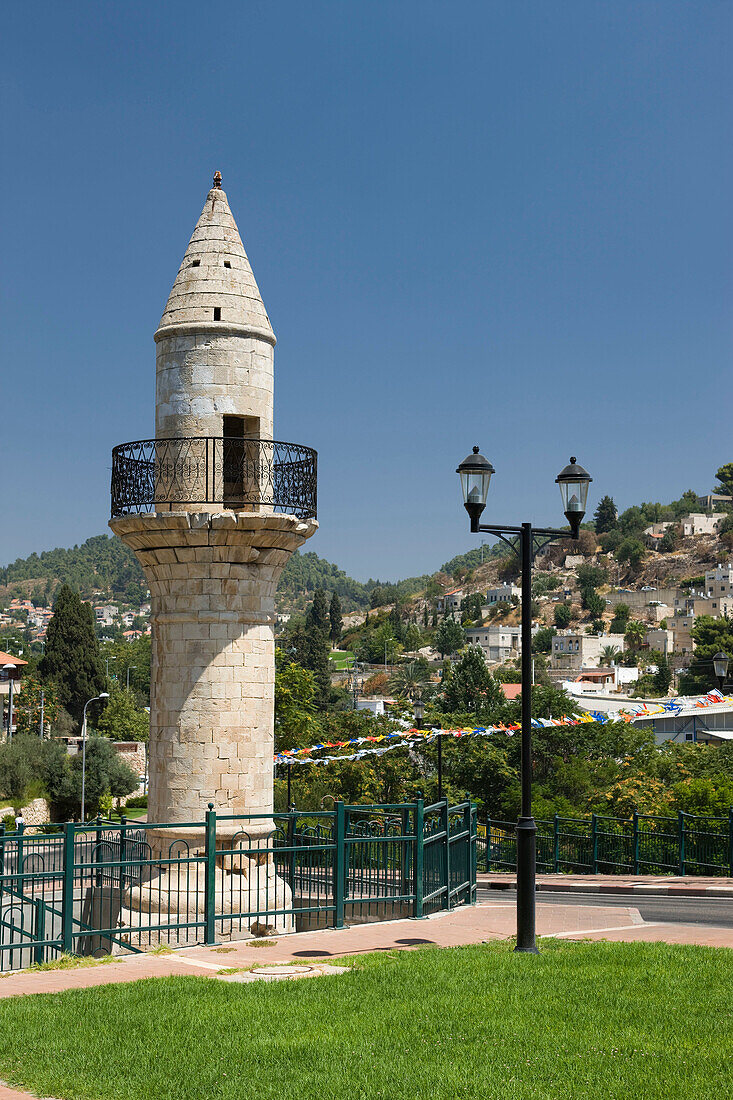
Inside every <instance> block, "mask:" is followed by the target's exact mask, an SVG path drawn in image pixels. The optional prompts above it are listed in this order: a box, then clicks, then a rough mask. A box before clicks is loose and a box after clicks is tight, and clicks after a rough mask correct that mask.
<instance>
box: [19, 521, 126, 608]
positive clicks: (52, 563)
mask: <svg viewBox="0 0 733 1100" xmlns="http://www.w3.org/2000/svg"><path fill="white" fill-rule="evenodd" d="M36 579H38V580H46V581H47V582H50V584H51V585H56V584H60V585H68V586H69V587H70V588H72V589H74V590H75V591H76V592H79V593H81V595H82V596H84V597H86V598H87V599H90V598H91V597H92V596H93V594H94V592H95V591H98V590H103V591H108V592H110V593H111V594H112V596H114V597H115V598H117V599H122V598H123V597H124V596H125V595H126V594H127V593H128V591H131V592H132V591H134V593H135V597H136V599H137V600H138V602H141V601H142V599H143V598H144V596H145V592H146V590H147V585H146V583H145V578H144V576H143V572H142V569H141V568H140V566H139V565H138V562H137V558H136V557H135V555H134V554H133V552H132V550H130V549H128V547H127V546H125V544H124V543H123V542H121V541H120V539H118V538H115V537H114V536H112V537H109V536H107V535H95V536H94V537H93V538H90V539H87V541H86V542H84V543H82V545H81V546H74V547H73V548H72V549H70V550H61V549H56V550H46V551H44V552H43V553H42V554H31V555H30V556H29V557H27V558H18V559H17V561H14V562H13V563H12V564H11V565H7V566H6V567H5V568H4V569H0V584H2V585H10V584H13V583H15V582H17V581H26V580H36ZM49 592H50V588H48V587H46V588H44V599H46V598H48V595H49Z"/></svg>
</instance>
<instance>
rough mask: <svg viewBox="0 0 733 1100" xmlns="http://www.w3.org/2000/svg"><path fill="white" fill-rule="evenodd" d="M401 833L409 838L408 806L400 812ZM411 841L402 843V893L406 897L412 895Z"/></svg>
mask: <svg viewBox="0 0 733 1100" xmlns="http://www.w3.org/2000/svg"><path fill="white" fill-rule="evenodd" d="M400 831H401V832H402V836H403V837H406V836H409V832H410V811H409V809H408V807H407V806H405V808H404V809H403V810H401V811H400ZM409 843H410V842H409V840H401V841H400V878H401V882H400V893H401V894H402V895H403V897H404V896H406V895H407V894H409V893H410V849H409Z"/></svg>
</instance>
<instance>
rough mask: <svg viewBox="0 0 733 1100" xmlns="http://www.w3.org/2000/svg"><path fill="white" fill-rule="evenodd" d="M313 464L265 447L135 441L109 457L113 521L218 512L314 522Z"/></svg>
mask: <svg viewBox="0 0 733 1100" xmlns="http://www.w3.org/2000/svg"><path fill="white" fill-rule="evenodd" d="M317 463H318V456H317V454H316V452H315V451H314V450H311V448H310V447H302V446H300V444H298V443H280V442H277V441H274V440H271V439H243V438H240V437H236V438H230V437H224V438H222V437H220V436H219V437H217V436H200V437H197V438H175V439H138V440H137V441H136V442H135V443H121V444H120V445H119V447H115V448H114V450H113V451H112V518H113V519H114V517H115V516H124V515H129V514H131V513H141V512H163V511H166V512H167V511H175V510H176V508H185V509H188V508H190V507H191V506H193V505H205V506H209V507H210V506H212V505H218V506H219V507H220V508H224V509H228V508H231V509H235V510H240V511H255V512H257V511H260V510H263V511H268V510H272V511H276V512H287V513H288V514H290V515H295V516H298V517H299V518H300V519H310V518H313V519H315V516H316V504H317V494H316V489H317Z"/></svg>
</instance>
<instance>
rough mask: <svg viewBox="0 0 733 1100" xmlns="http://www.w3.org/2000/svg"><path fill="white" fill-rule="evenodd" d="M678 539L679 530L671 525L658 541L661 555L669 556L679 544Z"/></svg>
mask: <svg viewBox="0 0 733 1100" xmlns="http://www.w3.org/2000/svg"><path fill="white" fill-rule="evenodd" d="M679 539H680V535H679V530H678V528H677V527H676V526H675V525H674V524H673V525H672V526H671V527H668V528H667V530H666V531H665V532H664V534H663V535H662V537H661V539H660V541H659V550H660V552H661V553H662V554H669V553H670V552H671V551H672V550H674V549H675V547H676V546H677V543H678V542H679Z"/></svg>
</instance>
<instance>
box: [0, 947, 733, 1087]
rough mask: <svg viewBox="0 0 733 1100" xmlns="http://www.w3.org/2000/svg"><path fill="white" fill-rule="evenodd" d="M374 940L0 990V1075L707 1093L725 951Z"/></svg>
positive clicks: (45, 1083) (98, 1083)
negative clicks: (301, 976) (104, 979)
mask: <svg viewBox="0 0 733 1100" xmlns="http://www.w3.org/2000/svg"><path fill="white" fill-rule="evenodd" d="M542 948H543V949H542V954H541V955H540V956H539V957H533V956H527V955H514V954H512V952H511V947H510V945H507V944H504V943H498V944H490V945H487V946H477V947H463V948H451V949H444V950H439V949H434V948H430V949H423V950H418V951H412V952H400V953H396V952H395V953H388V954H375V955H371V956H365V957H362V958H360V959H358V960H356V962H355V965H356V967H357V969H356V970H354V971H353V972H351V973H349V974H345V975H343V976H341V977H327V978H315V979H310V980H305V981H296V982H278V983H262V984H253V985H247V986H237V985H232V984H227V983H225V982H219V981H212V980H211V979H210V978H205V977H201V978H199V977H180V978H179V977H175V978H165V979H151V980H148V981H144V982H135V983H133V984H129V985H117V986H111V985H110V986H105V987H101V988H97V989H90V990H79V991H73V992H68V993H61V994H43V995H37V996H32V997H16V998H13V999H9V1000H4V1001H0V1077H2V1078H3V1079H4V1080H6V1081H8V1082H10V1083H12V1084H16V1085H21V1086H23V1085H24V1086H26V1087H27V1088H30V1089H32V1090H33V1091H34V1092H35V1093H37V1094H38V1095H39V1096H55V1097H63V1098H64V1100H103V1098H104V1100H107V1098H108V1097H114V1100H152V1098H155V1100H194V1098H195V1100H210V1098H219V1097H222V1098H226V1100H249V1098H252V1100H282V1098H283V1097H291V1096H292V1097H297V1098H298V1100H311V1098H313V1100H315V1098H318V1100H341V1098H344V1100H347V1098H348V1100H376V1098H380V1097H383V1098H386V1100H403V1098H405V1100H406V1098H409V1100H418V1098H431V1100H432V1098H435V1100H438V1098H440V1100H443V1098H445V1100H459V1098H460V1100H464V1098H465V1100H469V1098H470V1100H494V1098H496V1100H505V1098H506V1100H510V1098H511V1100H525V1098H527V1100H529V1098H530V1097H531V1098H533V1100H536V1098H540V1100H542V1098H547V1100H586V1098H588V1100H591V1098H592V1100H616V1098H618V1100H662V1098H664V1100H670V1098H676V1097H679V1098H680V1100H698V1098H699V1100H703V1098H704V1100H710V1098H711V1097H723V1096H726V1095H728V1096H730V1095H732V1094H733V1079H732V1071H731V1061H730V1056H731V1053H732V1051H731V1047H732V1046H733V1026H732V1019H731V1013H732V1011H733V1010H732V1007H731V1006H732V1004H733V1002H732V1001H731V989H732V988H733V952H731V951H724V950H715V949H713V948H703V947H675V946H668V945H665V944H644V943H634V944H616V943H567V942H566V943H561V942H558V941H545V942H544V944H543V945H542Z"/></svg>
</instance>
